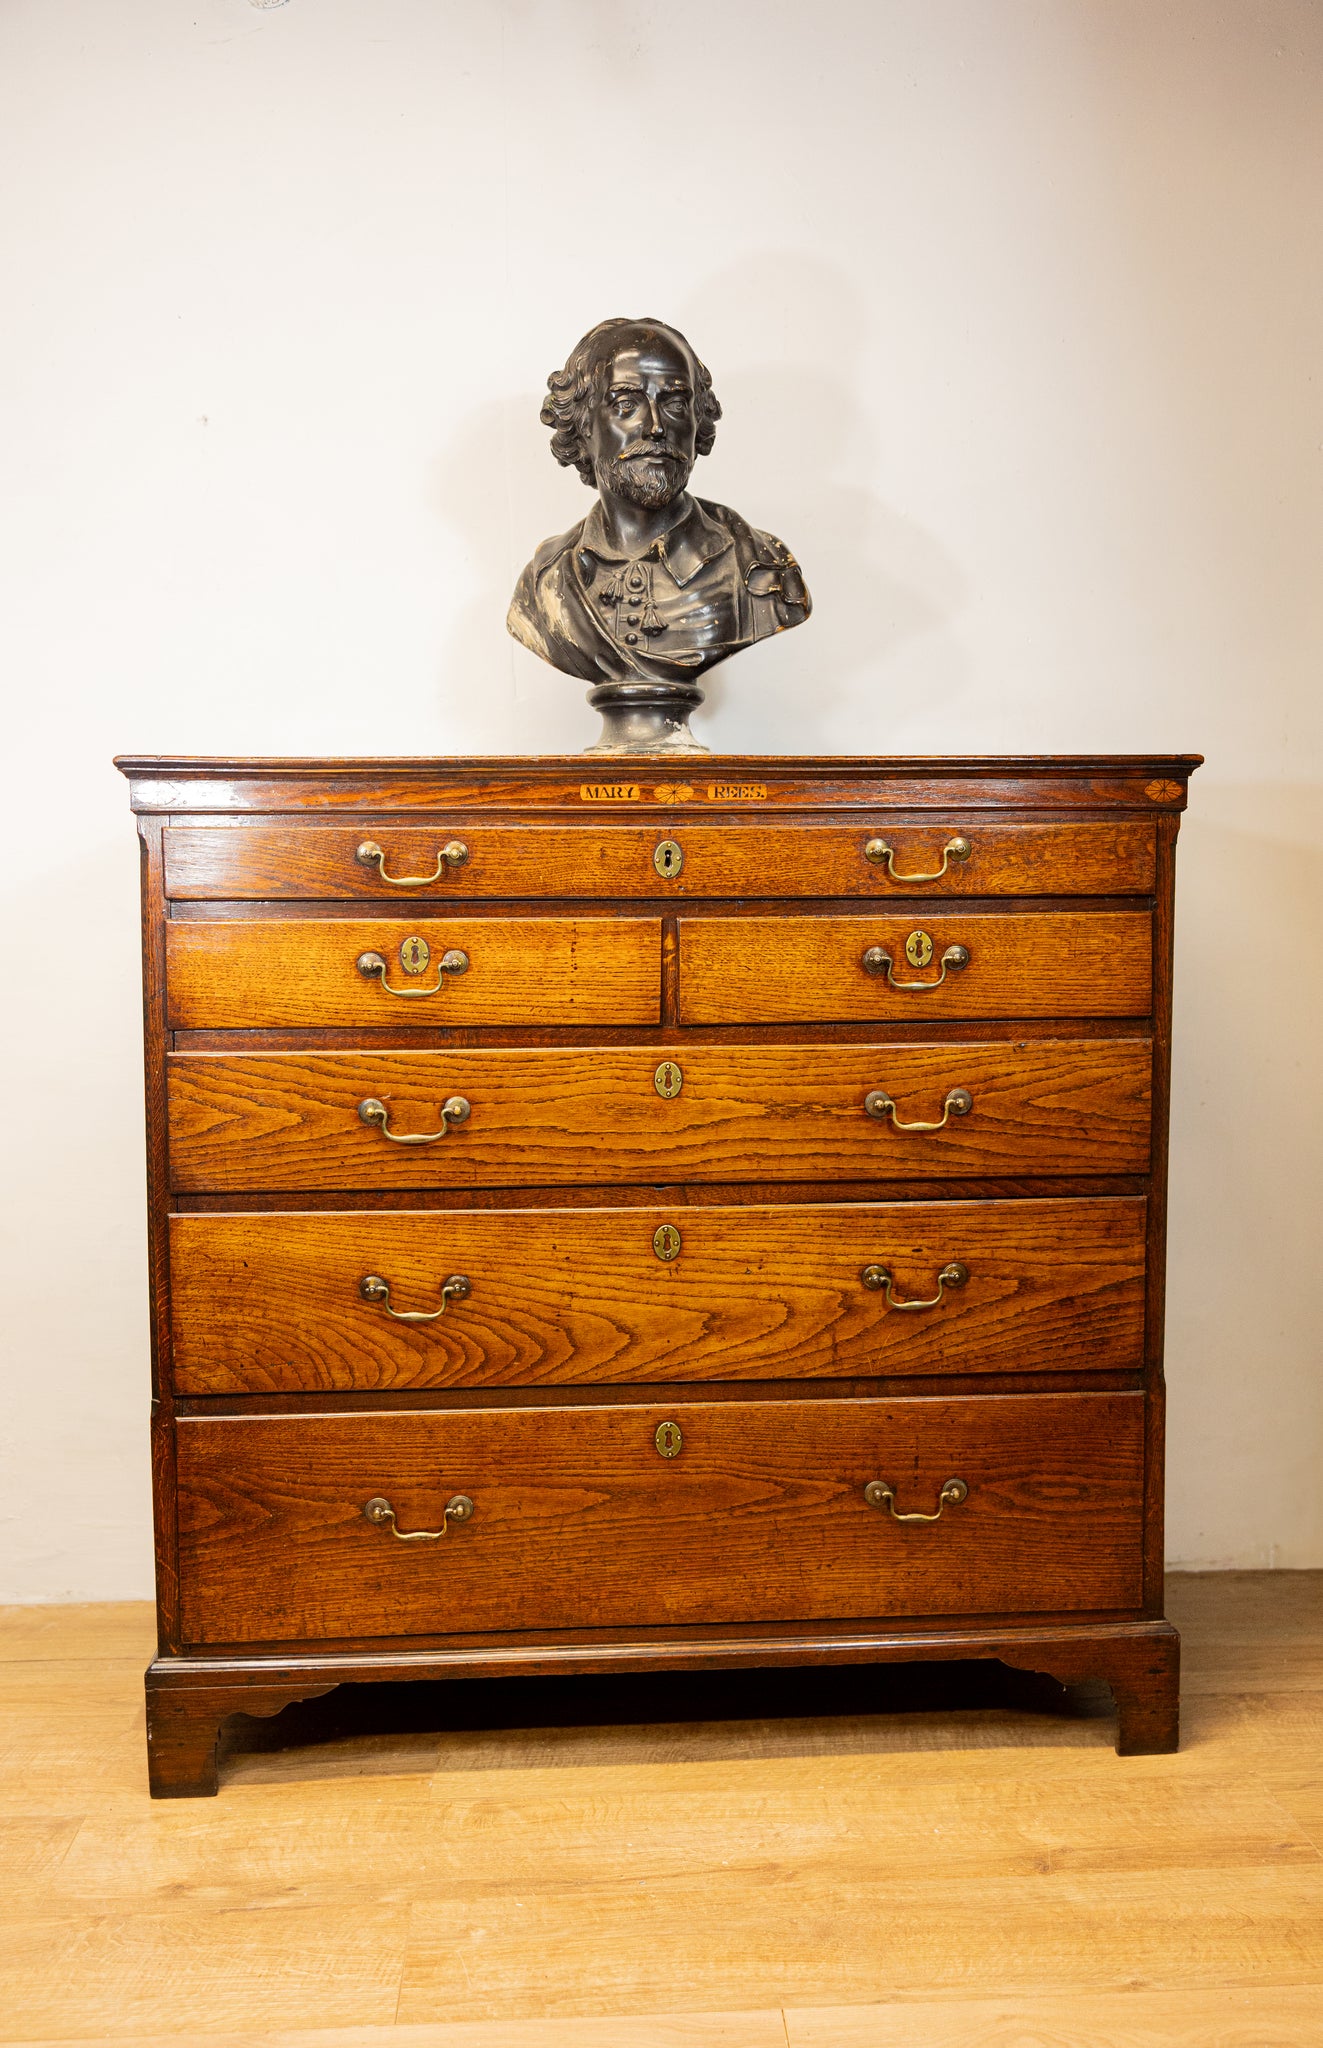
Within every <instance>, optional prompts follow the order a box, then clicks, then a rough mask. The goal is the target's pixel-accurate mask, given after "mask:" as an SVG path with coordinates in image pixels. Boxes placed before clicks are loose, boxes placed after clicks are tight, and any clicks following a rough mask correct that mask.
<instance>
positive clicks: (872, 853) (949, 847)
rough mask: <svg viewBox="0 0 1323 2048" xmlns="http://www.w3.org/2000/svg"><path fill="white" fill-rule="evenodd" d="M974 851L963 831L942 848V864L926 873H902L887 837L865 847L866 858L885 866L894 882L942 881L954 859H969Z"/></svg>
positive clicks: (875, 863) (888, 877)
mask: <svg viewBox="0 0 1323 2048" xmlns="http://www.w3.org/2000/svg"><path fill="white" fill-rule="evenodd" d="M973 851H974V849H973V847H972V846H971V845H970V843H969V841H968V840H967V839H966V838H965V836H964V834H963V833H957V834H956V836H955V838H954V839H948V840H947V842H946V845H945V846H944V847H943V848H942V865H941V866H940V867H939V868H933V869H931V870H930V871H929V873H928V874H926V875H901V874H898V873H897V872H896V856H895V853H894V852H893V850H892V848H891V847H890V846H889V845H888V843H887V841H886V840H885V839H870V840H868V842H867V843H866V845H865V847H864V859H865V860H870V861H872V863H873V865H874V866H875V867H885V868H886V871H887V879H888V881H892V882H940V881H941V879H942V876H943V875H944V874H945V873H946V870H947V868H948V866H949V865H950V863H951V862H952V861H953V860H968V859H969V856H970V854H971V853H972V852H973Z"/></svg>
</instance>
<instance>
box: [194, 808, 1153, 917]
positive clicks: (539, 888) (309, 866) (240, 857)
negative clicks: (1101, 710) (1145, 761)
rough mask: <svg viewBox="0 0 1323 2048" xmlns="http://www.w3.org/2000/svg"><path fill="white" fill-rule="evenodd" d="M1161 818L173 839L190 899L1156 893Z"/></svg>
mask: <svg viewBox="0 0 1323 2048" xmlns="http://www.w3.org/2000/svg"><path fill="white" fill-rule="evenodd" d="M1154 872H1155V858H1154V828H1153V822H1152V820H1151V819H1149V818H1136V819H1130V818H1119V819H1111V820H1107V821H1101V822H1094V821H1089V820H1085V821H1081V822H1075V821H1066V822H1064V823H1061V824H1046V825H1044V824H1030V823H1024V824H1020V823H1014V822H1011V823H1003V822H998V823H988V822H985V821H983V820H981V819H980V818H979V817H978V815H977V813H973V814H971V815H970V816H969V817H956V816H954V815H953V816H951V817H950V818H940V817H937V818H934V819H932V820H931V821H929V820H927V819H920V820H915V819H900V820H894V819H888V818H887V817H886V816H884V815H883V814H882V813H878V814H877V816H875V817H873V818H871V819H864V820H863V821H861V822H860V823H858V824H853V823H852V824H848V825H846V824H843V825H785V824H777V823H776V822H774V821H772V820H769V821H768V822H767V823H766V824H757V825H748V824H730V825H716V824H704V823H702V822H701V821H700V819H699V818H696V817H693V816H692V815H685V814H684V813H680V814H677V815H676V816H674V817H672V818H671V819H669V820H664V821H663V822H662V823H660V824H656V825H646V826H642V825H634V826H626V825H607V826H594V825H569V824H566V825H489V824H487V823H486V822H485V821H484V820H482V819H481V818H478V819H471V818H465V817H462V816H460V815H456V816H455V817H452V818H444V817H443V818H441V819H439V820H438V821H437V823H435V824H427V825H418V824H416V823H401V822H399V821H397V820H392V819H386V820H384V821H381V822H378V823H375V824H368V825H362V824H360V825H335V826H325V825H289V824H280V825H234V826H216V825H211V826H207V825H169V826H167V827H166V830H165V889H166V895H167V896H169V897H172V898H173V899H175V900H176V901H187V900H189V899H205V898H212V899H219V900H231V901H236V902H238V901H244V900H250V899H263V900H267V901H279V900H281V899H282V898H284V899H295V898H304V899H319V900H331V899H333V898H336V897H371V896H384V897H396V898H401V897H410V896H411V897H414V898H421V899H426V898H428V897H432V898H435V897H438V896H440V897H447V898H449V897H461V898H462V897H466V896H467V897H502V896H515V897H545V896H566V897H568V896H574V897H621V896H623V897H629V896H656V895H664V896H676V897H681V898H683V897H693V896H873V897H885V896H896V895H905V894H908V893H910V892H913V891H918V892H920V893H922V894H925V895H934V896H951V895H955V896H1124V895H1147V894H1148V893H1149V891H1150V890H1151V889H1152V888H1153V882H1154Z"/></svg>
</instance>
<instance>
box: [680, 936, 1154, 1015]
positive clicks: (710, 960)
mask: <svg viewBox="0 0 1323 2048" xmlns="http://www.w3.org/2000/svg"><path fill="white" fill-rule="evenodd" d="M1150 927H1151V919H1150V916H1149V913H1148V912H1147V911H1032V912H1014V911H1010V912H1000V913H989V912H987V911H981V912H980V911H964V910H944V911H943V912H942V913H941V914H940V915H939V916H933V915H931V914H927V913H925V914H923V916H922V919H921V921H920V919H919V913H918V912H916V911H911V912H910V913H909V914H908V915H906V916H897V915H896V914H895V913H894V912H892V913H891V914H890V915H878V916H875V917H874V916H860V915H855V916H851V917H796V916H790V917H686V918H681V920H680V1020H681V1022H682V1023H685V1024H754V1023H757V1024H795V1023H801V1022H809V1021H818V1020H837V1019H839V1020H841V1021H851V1022H852V1021H853V1020H854V1019H856V1018H872V1017H876V1018H890V1017H914V1016H929V1017H1142V1016H1145V1015H1146V1014H1147V1012H1148V1008H1149V1004H1150V1002H1151V1000H1152V976H1151V967H1150V953H1151V944H1152V940H1151V930H1150Z"/></svg>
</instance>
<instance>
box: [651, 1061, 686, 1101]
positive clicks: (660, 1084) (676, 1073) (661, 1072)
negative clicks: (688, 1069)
mask: <svg viewBox="0 0 1323 2048" xmlns="http://www.w3.org/2000/svg"><path fill="white" fill-rule="evenodd" d="M652 1085H653V1087H654V1088H655V1089H656V1090H657V1093H658V1094H659V1095H660V1096H662V1097H664V1099H665V1100H666V1101H667V1102H674V1100H675V1098H676V1096H677V1095H678V1094H679V1093H680V1090H681V1089H682V1088H683V1086H684V1075H683V1074H682V1073H681V1072H680V1069H679V1067H678V1066H677V1065H676V1063H675V1061H674V1060H663V1061H662V1063H661V1065H660V1066H659V1067H658V1069H657V1071H656V1073H655V1074H654V1075H653V1077H652Z"/></svg>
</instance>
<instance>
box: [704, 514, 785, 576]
mask: <svg viewBox="0 0 1323 2048" xmlns="http://www.w3.org/2000/svg"><path fill="white" fill-rule="evenodd" d="M696 502H697V503H698V504H699V505H700V506H701V507H702V509H703V511H704V512H706V514H707V516H708V518H709V519H712V520H715V522H716V524H717V525H718V526H724V527H725V529H726V531H727V533H728V534H729V535H730V537H731V539H732V540H733V541H734V543H735V548H736V552H737V554H739V555H740V558H741V567H742V568H745V569H781V568H785V567H786V566H787V565H789V564H790V563H793V562H794V559H795V558H794V556H793V555H792V554H791V552H790V550H789V548H788V547H787V546H786V544H785V542H784V541H783V540H778V539H777V537H776V535H775V534H774V533H764V532H763V530H762V528H761V527H760V526H750V524H749V522H748V520H747V519H744V518H742V517H741V516H740V514H739V513H738V512H735V511H733V510H732V509H731V507H730V506H729V505H719V504H718V503H717V502H716V500H715V498H698V499H697V500H696Z"/></svg>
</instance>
